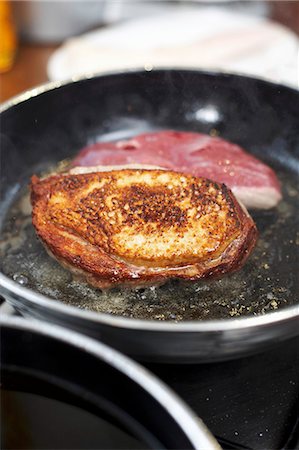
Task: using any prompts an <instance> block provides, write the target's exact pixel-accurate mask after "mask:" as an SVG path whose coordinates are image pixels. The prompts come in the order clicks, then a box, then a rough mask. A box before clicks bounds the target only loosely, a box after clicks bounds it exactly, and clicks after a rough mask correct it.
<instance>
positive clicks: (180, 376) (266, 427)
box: [0, 302, 299, 450]
mask: <svg viewBox="0 0 299 450" xmlns="http://www.w3.org/2000/svg"><path fill="white" fill-rule="evenodd" d="M0 309H1V313H2V314H9V315H10V314H15V311H14V309H13V308H12V307H11V306H10V305H8V304H7V303H6V302H5V303H2V305H1V307H0ZM144 365H145V366H146V367H147V368H148V369H149V370H150V371H152V372H153V373H155V374H156V375H157V376H158V377H159V378H161V379H162V380H163V381H164V382H165V383H166V384H168V385H169V386H170V387H171V388H172V389H173V390H174V391H176V392H177V394H178V395H179V396H180V397H181V398H183V399H184V400H185V401H186V403H188V404H189V406H190V407H191V408H192V409H193V410H194V411H195V412H196V413H197V414H198V416H199V417H201V419H202V420H203V421H204V423H205V424H206V425H207V427H208V428H209V429H210V430H211V432H212V433H213V434H214V435H215V436H216V438H217V439H218V441H219V443H220V445H221V446H222V448H223V449H240V450H241V449H250V450H262V449H263V450H265V449H267V450H287V449H292V450H293V449H299V337H296V338H293V339H290V340H288V341H285V342H281V343H276V344H274V345H273V348H272V349H271V350H268V351H266V352H263V353H260V354H258V355H254V356H250V357H246V358H242V359H238V360H233V361H228V362H220V363H213V364H190V365H162V364H144Z"/></svg>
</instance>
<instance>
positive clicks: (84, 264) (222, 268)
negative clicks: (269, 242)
mask: <svg viewBox="0 0 299 450" xmlns="http://www.w3.org/2000/svg"><path fill="white" fill-rule="evenodd" d="M92 170H93V171H92ZM81 172H82V168H81ZM31 201H32V206H33V212H32V219H33V225H34V227H35V229H36V232H37V234H38V236H39V237H40V239H41V240H42V242H43V243H44V244H45V246H46V247H47V249H48V251H49V253H50V254H51V255H52V256H54V257H55V258H56V259H57V260H58V261H59V262H60V263H61V264H63V265H64V266H66V267H67V268H69V269H70V270H71V271H73V272H74V273H76V274H77V275H79V276H80V277H81V278H83V279H85V280H86V281H87V282H88V283H90V284H92V285H93V286H95V287H98V288H110V287H114V286H117V285H127V286H144V285H148V284H159V283H163V282H165V281H167V280H168V279H170V278H178V279H184V280H198V279H201V278H208V277H216V276H217V277H219V276H222V275H223V274H225V273H228V272H231V271H234V270H237V269H239V268H240V267H241V266H242V265H243V264H244V262H245V261H246V259H247V258H248V256H249V254H250V253H251V251H252V249H253V248H254V246H255V243H256V240H257V229H256V226H255V224H254V222H253V220H252V218H251V217H250V216H249V214H248V212H247V211H246V210H245V208H244V207H242V206H240V204H239V203H238V202H237V200H236V199H235V197H234V195H233V194H232V192H231V191H230V190H229V189H228V188H227V187H226V186H225V185H224V184H218V183H215V182H212V181H210V180H208V179H204V178H197V177H193V176H191V175H186V174H182V173H177V172H172V171H165V170H158V169H153V170H149V169H130V168H129V169H128V168H126V169H117V170H110V171H105V168H103V167H95V168H93V169H91V168H90V167H89V168H88V171H87V173H71V172H69V173H64V174H54V175H51V176H49V177H47V178H44V179H39V178H38V177H37V176H33V177H32V180H31Z"/></svg>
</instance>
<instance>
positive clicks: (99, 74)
mask: <svg viewBox="0 0 299 450" xmlns="http://www.w3.org/2000/svg"><path fill="white" fill-rule="evenodd" d="M176 71H180V72H185V73H194V72H196V73H198V74H201V75H208V76H211V77H216V76H219V75H223V76H227V77H235V78H244V79H247V80H252V81H257V82H259V83H265V84H266V85H270V86H272V87H276V88H277V89H278V90H279V89H286V90H289V91H291V92H293V93H295V94H296V95H298V94H299V90H297V89H295V88H294V87H291V86H287V85H284V84H281V83H275V82H272V81H269V80H267V79H265V78H263V77H252V76H248V75H246V74H242V73H241V72H237V71H229V70H227V71H226V70H219V71H217V70H199V69H198V68H196V67H194V68H192V67H188V68H185V67H181V66H169V67H167V66H165V67H162V66H161V67H160V66H159V67H154V66H153V67H150V68H145V67H142V66H139V67H138V66H135V67H132V68H130V69H126V70H123V69H119V70H112V71H110V70H109V71H95V72H89V73H86V74H83V75H74V76H73V77H71V78H67V79H65V80H55V81H46V82H45V83H41V84H38V85H37V86H35V87H33V88H30V89H26V90H25V91H23V92H21V93H20V94H17V95H15V96H13V97H11V98H10V99H8V100H6V101H5V102H3V103H2V104H0V114H1V113H3V112H5V111H7V110H8V109H9V108H11V107H13V106H16V105H18V104H20V103H23V102H25V101H26V100H29V99H31V98H33V97H37V96H39V95H42V94H43V93H45V92H49V91H53V90H55V89H59V88H60V87H64V86H68V85H72V84H74V83H78V82H80V81H85V80H90V79H93V78H104V77H106V76H114V75H115V76H117V75H127V74H128V75H129V74H130V75H145V74H147V73H150V72H152V73H158V72H176ZM298 89H299V86H298Z"/></svg>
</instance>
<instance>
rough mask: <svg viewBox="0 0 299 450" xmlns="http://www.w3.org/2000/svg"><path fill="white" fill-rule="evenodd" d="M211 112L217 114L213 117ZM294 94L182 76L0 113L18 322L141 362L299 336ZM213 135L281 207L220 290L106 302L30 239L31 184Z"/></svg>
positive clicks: (67, 90) (237, 80)
mask: <svg viewBox="0 0 299 450" xmlns="http://www.w3.org/2000/svg"><path fill="white" fill-rule="evenodd" d="M211 111H213V114H211ZM298 111H299V93H298V92H297V91H295V90H292V89H290V88H287V87H283V86H279V85H274V84H271V83H267V82H265V81H262V80H256V79H251V78H247V77H242V76H236V75H228V74H213V73H202V72H198V71H192V70H190V71H185V70H154V71H151V72H145V71H139V72H138V71H136V72H135V71H134V72H127V73H115V74H109V75H108V74H107V75H102V76H98V77H94V78H91V79H81V80H79V81H77V82H71V83H66V84H57V83H54V84H53V83H50V84H47V85H45V86H42V87H40V88H37V89H34V90H32V91H29V92H26V93H25V94H23V95H21V96H19V97H17V98H15V99H13V100H12V101H10V102H8V103H6V104H5V105H3V107H2V112H1V152H2V182H1V188H2V200H1V230H2V231H1V233H2V234H1V245H0V252H1V273H0V284H1V292H2V294H3V295H4V296H5V298H6V299H7V300H8V301H9V302H10V303H11V304H13V305H14V306H15V307H16V308H17V309H18V310H19V311H21V312H22V314H24V315H30V316H33V317H36V318H40V319H43V320H47V321H53V322H56V323H59V324H61V325H64V326H67V327H70V328H73V329H76V330H79V331H81V332H84V333H86V334H88V335H91V336H94V337H96V338H98V339H101V340H103V341H104V342H107V343H109V344H110V345H112V346H114V347H117V348H118V349H120V350H122V351H123V352H125V353H127V354H130V355H132V356H134V357H136V358H138V359H142V360H152V361H162V362H194V361H215V360H224V359H230V358H234V357H237V356H240V355H244V354H248V353H252V352H257V351H260V350H263V349H264V348H266V347H267V346H270V345H273V344H275V342H277V341H280V340H282V339H287V338H289V337H292V336H294V335H296V334H298V333H299V301H298V275H297V274H298V248H299V245H298V244H299V241H298V234H297V233H298V207H299V190H298V173H299V133H298V130H299V114H298ZM156 129H178V130H190V131H200V132H205V133H212V134H214V135H215V134H216V135H220V136H222V137H224V138H226V139H229V140H231V141H233V142H236V143H238V144H240V145H242V146H244V147H245V148H246V149H247V150H248V151H250V152H251V153H253V154H254V155H256V156H258V157H259V158H260V159H261V160H263V161H265V162H266V163H267V164H269V165H270V166H271V167H272V168H273V169H274V170H275V171H276V173H277V175H278V177H279V178H280V180H281V183H282V188H283V201H282V202H281V203H280V205H279V206H278V207H277V208H274V209H272V210H269V211H251V213H252V215H253V218H254V219H255V221H256V223H257V226H258V229H259V232H260V239H259V242H258V245H257V247H256V249H255V251H254V253H253V255H252V257H251V258H250V260H249V261H248V262H247V264H246V265H245V267H244V268H243V269H242V270H241V271H239V272H237V273H236V274H232V275H228V276H226V277H225V278H223V279H222V280H217V281H212V282H201V283H195V284H188V283H187V284H186V283H185V284H184V283H177V282H172V283H168V284H167V285H165V286H163V287H160V288H155V287H152V288H146V289H139V290H138V289H136V290H134V291H128V290H124V289H113V290H112V291H111V292H110V293H108V294H107V293H105V292H101V291H99V290H96V289H93V288H91V287H89V286H87V285H84V284H83V283H79V282H78V281H76V280H74V279H73V278H72V276H71V275H70V273H68V272H67V271H66V270H64V269H62V268H61V267H60V266H59V264H58V263H57V262H55V261H54V260H52V259H51V258H50V257H49V256H48V255H47V254H46V252H45V250H44V249H43V246H42V245H41V243H40V242H39V241H38V240H37V239H36V237H35V233H34V230H33V227H32V225H31V220H30V209H29V201H28V191H27V184H28V180H29V177H30V176H31V175H32V174H33V173H37V174H40V173H43V172H47V171H49V170H53V169H55V168H56V167H57V164H58V163H59V161H62V160H65V159H68V158H72V157H73V156H74V155H75V154H76V152H77V151H78V150H79V149H80V148H82V147H83V146H85V145H86V144H88V143H92V142H95V141H98V140H114V139H121V138H125V137H129V136H133V135H134V134H137V133H139V132H142V131H149V130H156Z"/></svg>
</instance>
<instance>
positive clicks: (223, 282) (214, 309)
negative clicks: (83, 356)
mask: <svg viewBox="0 0 299 450" xmlns="http://www.w3.org/2000/svg"><path fill="white" fill-rule="evenodd" d="M277 174H278V176H279V178H280V180H281V184H282V186H283V201H282V202H281V203H280V204H279V205H278V207H277V208H273V209H272V210H270V211H254V212H252V215H253V218H254V220H255V222H256V224H257V227H258V229H259V232H260V238H259V241H258V244H257V247H256V248H255V250H254V252H253V254H252V256H251V257H250V259H249V260H248V261H247V263H246V264H245V266H244V267H243V268H242V269H241V270H240V271H239V272H236V273H234V274H230V275H226V276H225V277H223V278H222V279H220V280H213V281H201V282H196V283H183V282H178V281H171V282H168V283H167V284H165V285H164V286H160V287H148V288H145V289H134V290H129V289H123V288H122V289H120V288H117V289H112V290H110V291H108V292H102V291H100V290H99V289H95V288H93V287H90V286H88V285H87V284H85V283H82V282H79V281H77V280H75V279H74V278H73V276H72V274H71V273H70V272H68V271H67V270H65V269H63V268H62V267H61V266H60V265H59V264H58V263H57V262H56V261H55V260H54V259H52V258H51V257H49V256H48V254H47V253H46V251H45V249H44V247H43V245H42V244H41V243H40V242H39V240H38V239H37V238H36V235H35V231H34V228H33V226H32V224H31V216H30V204H29V196H28V192H27V191H26V192H25V193H23V195H22V196H21V197H19V199H18V200H17V201H16V202H15V203H14V205H13V206H12V208H11V209H10V211H9V214H8V215H7V217H6V221H5V226H4V240H3V241H2V244H1V248H0V257H1V263H0V264H1V266H2V267H1V269H2V271H3V272H4V273H5V274H6V275H7V276H9V277H11V278H13V279H14V280H15V281H16V282H18V283H20V284H21V285H24V286H25V285H26V286H27V287H29V288H31V289H33V290H34V291H37V292H40V293H42V294H44V295H47V296H48V297H50V298H52V299H54V300H59V301H62V302H64V303H68V304H71V305H75V306H77V307H78V308H81V309H87V310H92V311H97V312H105V313H110V314H115V315H119V316H126V317H134V318H139V319H155V320H166V321H182V320H202V319H204V320H209V319H221V318H222V319H224V318H230V317H238V316H245V315H247V316H248V315H256V314H264V313H267V312H268V311H273V310H276V309H278V308H283V307H284V306H287V305H290V304H292V303H295V302H296V297H297V295H298V294H297V293H298V281H297V276H296V267H297V264H298V252H299V234H298V232H297V230H298V221H299V217H298V206H299V205H298V199H299V192H298V190H297V189H296V188H295V186H296V175H292V174H290V173H286V172H282V171H281V172H279V171H277ZM297 301H298V299H297Z"/></svg>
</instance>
